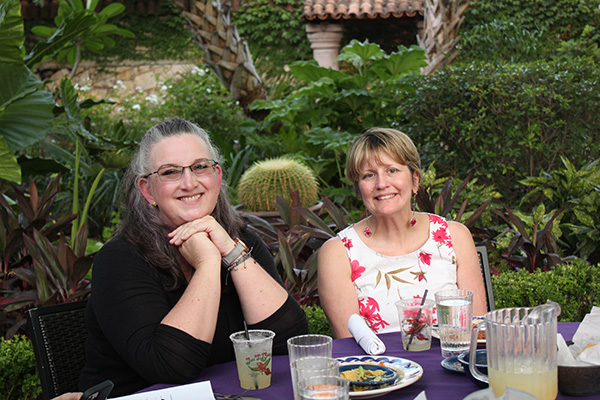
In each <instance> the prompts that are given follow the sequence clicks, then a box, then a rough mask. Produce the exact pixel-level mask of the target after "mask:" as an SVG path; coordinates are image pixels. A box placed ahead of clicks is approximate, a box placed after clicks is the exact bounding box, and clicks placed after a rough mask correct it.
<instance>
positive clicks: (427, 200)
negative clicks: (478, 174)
mask: <svg viewBox="0 0 600 400" xmlns="http://www.w3.org/2000/svg"><path fill="white" fill-rule="evenodd" d="M470 180H471V175H469V176H467V178H466V179H465V180H464V181H462V183H461V184H460V186H459V187H458V188H457V189H456V192H455V193H454V195H453V194H452V178H448V179H447V180H446V182H445V183H444V186H443V187H442V189H441V191H440V193H439V195H438V196H437V197H435V194H434V189H433V185H430V186H429V188H425V186H423V183H421V184H420V185H419V191H418V192H417V195H416V197H415V201H416V203H417V207H418V208H419V211H422V212H427V213H431V214H436V215H439V216H441V217H444V218H447V219H449V218H451V216H450V211H452V209H453V208H454V206H455V205H456V204H457V201H458V198H459V195H460V193H461V192H462V191H463V189H464V188H465V187H466V186H467V184H468V183H469V181H470ZM489 202H490V199H487V200H485V201H484V202H483V204H481V205H480V206H478V207H477V209H476V210H475V211H473V212H472V213H470V215H469V217H468V218H466V220H465V221H464V224H465V226H466V227H467V228H472V227H473V226H474V224H475V222H477V220H478V219H479V218H480V217H481V214H483V212H484V211H485V209H486V207H487V205H488V203H489ZM468 203H469V199H465V200H464V201H463V202H462V204H461V205H460V207H459V209H458V211H457V212H456V215H455V216H454V219H453V220H454V221H459V222H461V220H462V218H463V215H465V211H466V209H467V205H468Z"/></svg>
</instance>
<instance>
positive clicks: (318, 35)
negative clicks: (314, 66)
mask: <svg viewBox="0 0 600 400" xmlns="http://www.w3.org/2000/svg"><path fill="white" fill-rule="evenodd" d="M306 34H307V36H308V40H310V47H312V49H313V57H314V58H315V60H317V63H318V64H319V65H320V66H321V67H324V68H333V69H339V67H338V64H337V63H336V62H335V59H336V58H337V56H338V55H339V54H340V43H341V41H342V36H343V35H344V27H343V26H342V25H341V24H328V23H321V24H306Z"/></svg>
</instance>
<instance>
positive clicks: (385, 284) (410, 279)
mask: <svg viewBox="0 0 600 400" xmlns="http://www.w3.org/2000/svg"><path fill="white" fill-rule="evenodd" d="M360 234H361V233H357V232H356V230H355V229H354V226H353V225H351V226H349V227H347V228H346V229H344V230H342V231H341V232H339V233H338V235H337V236H338V237H339V238H340V239H341V240H342V243H343V244H344V246H345V247H346V251H347V252H348V257H349V258H350V265H351V267H352V281H353V283H354V287H355V289H356V294H357V295H358V306H359V310H360V314H361V315H362V316H363V318H365V320H366V322H367V325H369V326H370V327H371V329H373V331H374V332H376V333H384V332H393V331H399V330H400V323H399V321H398V312H397V310H396V305H395V303H396V301H398V300H399V299H410V298H421V297H422V295H423V292H424V291H425V289H429V292H428V294H427V298H428V299H430V300H434V294H435V292H437V291H439V290H446V289H456V288H457V285H456V256H455V254H454V248H453V247H452V239H451V238H450V231H449V230H448V223H447V221H446V219H445V218H443V217H440V216H437V215H433V214H429V238H428V239H427V241H426V242H425V244H424V245H423V246H422V247H421V248H420V249H418V250H416V251H414V252H412V253H409V254H405V255H402V256H397V257H389V256H384V255H382V254H379V253H377V252H375V251H373V250H371V249H370V248H369V247H367V246H366V245H365V243H364V242H363V241H362V239H361V236H360ZM434 312H435V310H434ZM436 322H437V321H434V323H436Z"/></svg>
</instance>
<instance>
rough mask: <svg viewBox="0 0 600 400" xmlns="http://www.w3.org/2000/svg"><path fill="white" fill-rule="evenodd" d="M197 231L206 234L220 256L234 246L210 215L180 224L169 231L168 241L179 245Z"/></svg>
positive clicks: (227, 252)
mask: <svg viewBox="0 0 600 400" xmlns="http://www.w3.org/2000/svg"><path fill="white" fill-rule="evenodd" d="M197 233H204V234H206V237H207V238H208V239H209V240H210V241H211V242H212V243H213V244H214V246H216V248H217V249H218V250H219V253H220V255H221V256H225V255H227V254H229V252H231V250H233V248H234V246H235V242H234V241H233V239H232V238H231V237H230V236H229V235H228V234H227V232H226V231H225V229H223V227H222V226H221V225H220V224H219V223H218V222H217V221H216V220H215V219H214V218H213V217H212V216H210V215H207V216H204V217H202V218H198V219H196V220H193V221H190V222H186V223H185V224H183V225H180V226H179V227H178V228H177V229H175V230H174V231H172V232H171V233H169V237H170V238H171V240H170V243H171V244H173V245H175V246H181V245H182V244H183V243H184V242H186V241H187V240H189V239H190V238H192V237H193V236H194V235H195V234H197ZM186 259H187V257H186ZM188 261H189V260H188Z"/></svg>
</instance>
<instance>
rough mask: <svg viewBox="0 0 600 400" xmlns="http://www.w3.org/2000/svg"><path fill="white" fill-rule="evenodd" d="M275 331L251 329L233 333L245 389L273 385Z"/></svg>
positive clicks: (238, 367) (237, 360) (237, 362)
mask: <svg viewBox="0 0 600 400" xmlns="http://www.w3.org/2000/svg"><path fill="white" fill-rule="evenodd" d="M274 337H275V332H273V331H269V330H263V329H250V330H249V331H248V337H246V332H245V331H240V332H236V333H232V334H231V335H230V336H229V339H231V341H232V342H233V349H234V351H235V361H236V364H237V370H238V376H239V378H240V386H241V387H242V388H243V389H250V390H254V389H263V388H266V387H268V386H269V385H271V368H272V365H271V360H272V350H273V338H274Z"/></svg>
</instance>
